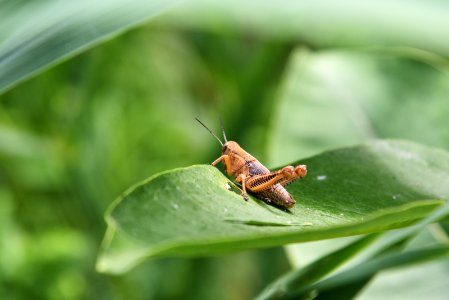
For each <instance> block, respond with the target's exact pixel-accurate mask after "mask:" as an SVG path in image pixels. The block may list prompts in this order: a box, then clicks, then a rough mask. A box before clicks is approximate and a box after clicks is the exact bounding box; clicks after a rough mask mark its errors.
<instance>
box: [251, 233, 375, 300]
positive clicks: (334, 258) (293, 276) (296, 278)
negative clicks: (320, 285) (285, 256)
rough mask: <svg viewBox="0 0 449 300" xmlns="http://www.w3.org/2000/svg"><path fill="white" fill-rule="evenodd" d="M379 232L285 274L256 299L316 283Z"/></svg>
mask: <svg viewBox="0 0 449 300" xmlns="http://www.w3.org/2000/svg"><path fill="white" fill-rule="evenodd" d="M378 236H379V234H371V235H367V236H364V237H362V238H360V239H358V240H356V241H355V242H353V243H351V244H350V245H348V246H346V247H343V248H342V249H339V250H337V251H334V252H332V253H331V254H328V255H326V256H325V257H324V258H322V259H320V260H317V261H316V262H314V263H311V264H309V265H307V266H306V267H305V268H301V269H298V270H296V271H294V272H291V273H289V274H287V275H285V276H282V277H281V278H279V279H278V280H276V281H275V282H274V283H272V284H270V285H269V286H268V287H267V288H266V289H265V290H264V291H262V293H260V295H259V296H257V298H256V299H258V300H262V299H278V298H280V297H282V296H283V295H286V294H287V293H289V292H292V291H294V290H295V289H297V288H299V287H302V286H304V285H307V284H311V283H314V282H315V281H317V280H318V279H321V278H322V277H324V276H325V275H327V274H328V273H330V272H331V271H333V270H334V269H335V268H337V267H339V266H340V265H341V264H343V263H345V262H346V261H347V260H348V259H351V258H352V257H353V256H354V255H355V254H357V253H358V252H359V251H361V250H363V249H364V248H365V247H367V246H368V245H369V244H370V243H372V242H373V241H375V240H376V238H377V237H378Z"/></svg>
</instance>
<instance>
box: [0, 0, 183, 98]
mask: <svg viewBox="0 0 449 300" xmlns="http://www.w3.org/2000/svg"><path fill="white" fill-rule="evenodd" d="M177 2H179V0H157V1H146V0H131V1H124V0H110V1H91V0H77V1H55V0H51V1H29V2H27V3H24V2H23V1H17V3H14V2H11V1H1V2H0V92H2V91H4V90H6V89H8V88H9V87H11V86H12V85H14V84H17V83H18V82H20V81H23V80H25V79H27V78H29V77H30V76H32V75H34V74H35V73H37V72H39V71H42V70H44V69H47V68H49V67H51V66H52V65H54V64H56V63H58V62H60V61H61V60H64V59H67V58H69V57H71V56H74V55H75V54H77V53H80V52H82V51H85V50H86V49H88V48H91V47H93V46H94V45H96V44H98V43H100V42H102V41H105V40H107V39H110V38H112V37H113V36H115V35H117V34H119V33H121V32H123V31H124V30H126V29H129V28H130V27H132V26H136V25H137V24H139V23H142V22H144V21H146V20H148V19H149V18H151V17H154V16H155V15H157V14H159V13H161V12H162V11H164V10H165V9H167V8H169V7H172V6H173V5H174V4H176V3H177Z"/></svg>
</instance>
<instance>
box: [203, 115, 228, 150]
mask: <svg viewBox="0 0 449 300" xmlns="http://www.w3.org/2000/svg"><path fill="white" fill-rule="evenodd" d="M195 119H196V120H197V121H198V123H200V124H201V125H203V127H204V128H206V129H207V131H209V132H210V134H212V135H213V136H214V137H215V138H216V139H217V140H218V142H219V143H220V145H221V146H223V142H222V141H220V139H219V138H218V136H216V135H215V133H213V132H212V130H210V129H209V127H207V126H206V125H204V123H203V122H201V121H200V120H199V119H198V118H195ZM223 134H224V131H223ZM225 141H226V136H225ZM226 142H227V141H226Z"/></svg>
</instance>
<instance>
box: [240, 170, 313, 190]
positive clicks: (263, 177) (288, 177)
mask: <svg viewBox="0 0 449 300" xmlns="http://www.w3.org/2000/svg"><path fill="white" fill-rule="evenodd" d="M306 174H307V168H306V166H305V165H299V166H296V167H295V168H294V167H292V166H287V167H284V168H282V169H280V170H278V171H276V172H271V173H266V174H258V175H254V176H251V177H250V178H248V179H247V180H246V188H247V189H248V190H250V191H251V192H253V193H257V192H261V191H264V190H267V189H269V188H270V187H272V186H273V185H275V184H278V183H279V184H281V185H282V186H285V185H287V184H289V183H292V182H293V181H295V180H297V179H299V178H303V177H304V176H306Z"/></svg>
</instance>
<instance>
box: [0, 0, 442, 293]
mask: <svg viewBox="0 0 449 300" xmlns="http://www.w3.org/2000/svg"><path fill="white" fill-rule="evenodd" d="M7 2H8V1H4V2H1V1H0V4H2V5H8V4H10V2H8V3H7ZM21 2H22V3H26V2H27V1H21ZM49 2H50V1H48V3H49ZM287 2H289V1H287ZM317 2H320V1H317ZM17 3H19V2H17ZM36 3H37V2H36ZM40 3H45V1H40ZM217 3H218V2H217ZM291 3H293V2H291ZM291 3H290V4H291ZM381 3H383V4H382V5H384V6H383V7H381V8H380V9H378V10H376V9H377V8H376V7H374V8H373V7H370V9H371V10H372V11H378V16H382V12H389V14H387V15H388V17H389V18H390V19H389V20H390V21H391V20H397V21H398V22H397V23H395V22H390V23H388V22H387V23H383V21H384V20H383V19H382V18H374V17H373V18H367V19H364V18H363V16H364V14H366V11H365V10H362V12H361V14H360V15H361V16H362V17H360V15H359V14H358V13H360V7H357V6H354V9H355V10H354V11H350V10H349V11H348V10H346V11H345V12H343V11H342V10H341V9H344V8H345V7H349V6H351V1H343V4H345V5H346V6H345V5H343V6H341V9H340V10H337V11H336V12H335V13H331V12H332V11H331V10H326V11H320V9H318V8H317V5H318V4H316V5H313V4H312V5H311V8H310V9H309V10H305V12H306V13H307V12H310V11H313V12H314V14H311V15H310V19H308V20H309V21H310V20H312V21H313V22H310V23H309V24H307V22H305V23H300V24H296V23H292V25H291V26H289V23H288V22H290V21H291V20H292V18H294V19H298V20H304V19H301V18H299V17H296V18H295V15H294V14H293V13H292V14H289V15H291V16H290V18H285V19H283V18H282V14H275V13H273V18H272V19H270V21H267V20H266V19H265V18H264V16H266V15H267V14H269V13H270V7H268V8H267V7H265V8H264V9H263V10H260V11H258V10H253V11H252V14H251V16H252V18H245V17H244V16H243V15H241V16H238V14H237V16H236V15H235V13H238V11H239V10H238V9H239V6H238V4H236V3H235V2H233V4H232V5H231V6H229V7H230V10H229V11H223V14H221V15H220V16H221V18H217V19H214V17H213V16H214V15H213V14H211V16H210V17H209V16H208V15H207V13H206V14H205V15H204V13H203V12H202V13H203V14H199V13H198V14H195V13H193V17H192V12H195V10H193V9H192V10H191V11H188V10H187V12H186V11H180V12H179V11H178V12H177V13H174V14H172V15H169V16H168V17H167V18H166V19H163V18H162V19H158V20H157V21H156V22H153V23H148V24H144V25H142V26H139V27H138V28H136V29H133V30H131V31H127V32H125V33H124V34H121V35H119V36H117V37H115V38H114V39H111V40H109V41H107V42H105V43H104V44H102V45H100V46H97V47H95V48H92V49H90V50H88V51H86V52H84V53H82V54H80V55H79V56H76V57H74V58H73V59H71V60H68V61H66V62H63V63H61V64H59V65H57V66H55V67H53V68H51V69H49V70H47V71H46V72H44V73H42V74H39V75H38V76H36V77H34V78H32V79H31V80H29V81H26V82H24V83H21V84H19V85H17V86H16V87H14V88H12V89H10V90H8V91H6V92H5V93H3V94H1V95H0V298H1V299H248V298H251V297H252V296H254V295H256V294H257V293H258V292H259V291H260V290H262V289H263V288H264V287H265V286H266V285H267V284H268V283H269V282H271V281H273V280H274V279H275V278H277V277H279V276H280V275H281V274H283V273H285V272H286V271H287V270H288V269H289V264H288V261H287V259H286V257H285V255H284V252H283V251H282V249H268V250H259V251H253V252H244V253H240V254H235V255H230V256H225V257H219V258H200V259H163V260H160V261H156V262H151V263H148V264H145V265H143V266H141V267H139V268H138V269H136V270H134V271H132V272H130V273H129V274H127V275H123V276H116V277H113V276H107V275H102V274H98V273H96V272H95V270H94V265H95V260H96V255H97V251H98V248H99V245H100V243H101V239H102V238H103V234H104V231H105V228H106V225H105V223H104V220H103V213H104V211H105V209H106V207H107V206H108V205H109V204H110V203H111V202H112V200H113V199H114V198H116V197H117V196H118V195H120V194H121V193H122V192H123V191H124V190H125V189H126V188H128V187H129V186H130V185H132V184H134V183H135V182H137V181H139V180H142V179H144V178H146V177H148V176H150V175H153V174H155V173H156V172H159V171H163V170H167V169H171V168H175V167H182V166H188V165H192V164H198V163H208V162H210V161H211V160H212V159H214V158H216V156H217V154H218V153H219V150H220V148H219V146H218V144H217V143H216V141H215V140H214V139H213V138H211V137H210V136H209V135H208V134H207V133H206V132H205V131H204V129H202V128H200V127H199V126H198V124H196V123H195V120H194V117H199V118H200V119H202V120H203V121H204V122H205V123H206V124H209V125H210V126H211V127H213V128H215V129H217V128H218V116H219V115H222V116H223V118H224V122H225V127H226V130H227V134H228V137H229V138H232V139H234V140H237V141H239V142H240V143H241V144H242V145H243V146H244V148H245V149H246V150H248V152H250V153H252V154H254V155H255V156H256V157H258V158H259V160H261V161H263V162H267V161H268V159H270V160H269V164H271V166H273V165H276V164H280V163H282V162H288V161H283V159H287V158H288V159H290V158H291V157H292V155H294V157H295V159H299V158H302V157H304V156H305V155H309V154H313V153H316V152H317V151H321V150H323V149H331V148H335V147H337V146H343V145H346V144H347V143H346V142H344V143H340V142H341V141H342V139H340V138H338V137H339V136H337V138H335V135H333V136H331V137H333V139H328V137H326V135H320V132H321V133H322V132H323V131H326V132H327V130H330V131H331V132H333V129H335V127H333V125H332V124H334V123H333V122H329V124H330V125H327V126H323V127H320V128H318V127H316V126H317V125H316V124H315V123H313V122H312V121H314V120H318V121H319V120H320V118H322V119H321V120H324V119H323V118H326V120H328V121H334V122H335V123H337V124H343V123H340V122H339V121H340V120H342V119H344V118H346V117H342V115H341V114H339V113H338V111H337V112H336V111H335V110H332V112H329V111H327V110H326V112H329V113H326V114H324V115H320V114H319V113H320V112H322V111H323V110H321V109H320V108H319V105H317V103H319V104H320V105H321V104H322V103H320V102H319V101H318V102H313V101H312V102H311V103H312V104H311V107H309V108H311V110H309V112H310V113H309V115H308V117H309V118H310V120H311V121H310V122H312V123H309V121H304V120H303V119H299V118H298V116H297V115H296V114H294V112H296V110H298V111H299V110H301V109H302V107H301V106H300V107H298V108H294V109H293V108H292V107H291V106H285V103H286V101H288V99H287V100H286V99H285V98H284V97H283V96H282V95H283V93H284V92H285V90H284V87H286V86H287V84H286V83H285V82H287V80H288V78H286V77H285V76H286V75H285V74H287V71H288V70H289V66H290V65H289V63H290V58H291V54H292V53H293V51H294V50H295V51H298V50H297V49H299V48H301V47H302V49H306V51H311V52H312V53H313V54H312V58H311V61H309V63H308V64H304V66H305V67H306V72H304V73H302V74H303V75H301V76H303V77H302V78H299V79H298V82H300V84H299V85H297V87H298V86H299V87H303V89H302V91H304V90H305V92H303V94H302V95H299V94H296V95H297V96H296V97H302V99H323V98H325V99H329V98H332V97H333V96H334V95H337V97H336V98H339V97H338V95H341V94H338V93H334V91H335V90H332V88H333V87H335V85H332V84H333V83H332V84H331V87H329V85H327V83H329V81H326V79H327V78H328V77H320V76H318V77H315V75H314V76H307V72H309V71H310V70H312V73H313V72H314V67H315V66H316V65H314V63H315V62H317V61H318V63H319V64H320V65H321V66H323V65H324V68H322V69H320V70H324V71H325V74H327V75H329V74H331V75H332V74H333V76H335V77H332V78H337V79H338V80H340V79H341V78H342V77H343V80H342V81H341V82H338V80H337V89H336V90H337V91H340V92H341V91H342V89H343V95H345V94H348V93H349V94H350V95H353V97H355V98H354V99H355V101H356V103H363V104H362V107H363V108H364V110H362V111H366V116H368V117H367V121H368V122H369V123H370V124H374V125H375V126H376V127H375V128H374V132H376V133H378V136H380V137H387V138H389V137H395V138H396V137H399V138H409V139H412V140H415V141H418V142H422V143H426V144H428V145H431V146H438V147H441V148H444V149H446V150H448V149H449V140H448V135H447V128H448V127H447V120H446V118H445V116H447V114H446V112H447V111H448V109H449V105H448V99H447V97H446V95H447V89H448V88H449V81H448V63H447V58H448V57H449V52H448V49H447V43H446V40H447V39H444V37H445V36H446V34H447V30H446V28H445V26H443V25H441V27H439V26H440V25H439V23H438V22H439V20H440V21H441V20H443V21H442V22H443V23H444V22H447V20H449V18H448V15H449V11H448V8H447V5H446V4H445V2H444V1H429V4H427V6H426V5H425V4H419V5H417V4H416V2H414V1H413V2H411V4H410V5H411V10H410V16H412V17H413V16H417V18H416V20H417V21H416V20H415V19H413V18H412V17H410V18H405V17H404V15H403V14H405V15H406V11H402V10H396V8H398V7H399V8H406V7H407V5H408V4H404V2H403V1H402V2H401V1H397V2H395V5H393V7H389V6H388V5H387V6H385V5H386V4H385V3H386V2H385V1H381ZM423 3H424V2H423ZM200 4H201V1H200ZM335 5H337V4H335ZM401 5H402V6H401ZM335 7H336V6H335ZM423 7H425V8H426V9H421V8H423ZM14 8H15V6H10V7H9V8H8V10H4V11H3V12H2V14H0V16H2V17H4V16H5V15H12V16H14V14H13V9H14ZM285 8H286V9H285V11H287V12H288V11H289V10H288V8H289V6H286V7H285ZM331 8H332V7H331ZM196 9H197V10H198V11H200V10H199V9H198V6H197V7H196ZM245 9H248V8H247V7H245ZM357 9H358V10H357ZM244 11H247V10H244ZM273 12H274V11H273ZM276 12H278V11H276ZM323 12H326V14H324V16H328V17H329V16H330V17H329V18H321V13H323ZM351 14H353V15H354V16H355V17H354V18H351V17H350V16H351ZM200 15H202V18H199V19H196V18H197V17H199V16H200ZM376 16H377V15H376ZM345 17H346V19H345ZM395 18H396V19H395ZM10 19H12V18H10ZM10 19H7V20H8V21H10ZM223 19H225V21H223ZM324 19H326V20H327V21H326V20H324ZM4 20H6V19H4ZM197 20H199V21H197ZM220 20H221V21H220ZM236 20H239V22H237V21H236ZM242 20H244V21H242ZM283 20H285V21H283ZM444 20H446V21H444ZM234 21H235V22H234ZM306 21H307V20H306ZM364 21H366V24H367V25H366V26H360V27H357V26H354V25H360V24H364ZM426 21H429V22H426ZM220 22H221V23H220ZM298 22H299V21H298ZM11 24H13V23H11ZM258 24H263V26H258ZM276 24H278V26H274V25H276ZM410 24H418V25H420V26H424V27H422V28H421V27H419V26H418V25H416V26H418V27H419V28H418V27H411V28H410V30H407V28H408V27H407V26H406V25H410ZM444 24H445V23H444ZM308 25H309V26H311V27H308ZM318 25H320V26H318ZM336 25H338V26H336ZM378 25H379V26H378ZM380 25H382V26H380ZM396 25H397V26H396ZM245 26H246V27H245ZM313 26H316V27H313ZM334 26H335V27H334ZM426 26H427V27H426ZM5 28H7V27H5ZM198 28H200V29H198ZM295 28H297V31H295ZM310 28H314V29H316V31H315V30H311V29H310ZM391 28H399V29H398V30H397V31H394V30H391ZM423 28H424V29H423ZM122 29H123V30H124V29H126V27H123V28H122ZM332 29H335V30H334V31H333V30H332ZM418 29H420V30H418ZM433 29H435V30H433ZM258 30H259V31H260V32H259V31H258ZM297 32H299V34H298V36H297V35H296V33H297ZM373 32H374V33H375V34H373V40H370V37H371V35H370V34H371V33H373ZM5 37H7V33H6V32H5V31H0V41H1V42H4V41H5V40H4V38H5ZM382 38H384V39H382ZM371 42H372V43H371ZM56 44H57V43H56ZM1 45H2V44H1V43H0V48H1ZM3 45H5V44H3ZM64 45H69V43H67V44H64ZM348 45H350V46H352V45H362V46H365V47H366V46H368V47H371V46H375V47H378V46H381V47H380V48H376V49H371V48H370V49H369V51H367V48H351V51H349V52H352V51H355V52H357V53H358V54H360V53H363V55H362V56H363V57H362V58H360V56H359V55H356V58H355V59H354V58H353V57H351V58H350V59H349V60H350V63H349V64H347V65H338V64H337V65H335V64H334V63H335V61H331V62H330V63H329V61H327V62H326V60H323V61H321V59H322V58H323V56H321V55H323V54H322V53H323V51H321V50H322V49H323V48H324V47H326V48H329V47H333V46H348ZM391 45H393V46H413V47H418V48H419V47H420V49H424V50H425V51H418V50H416V51H415V50H413V51H410V49H409V48H406V49H397V48H395V49H394V50H391V49H388V48H384V46H391ZM67 47H68V46H67ZM71 50H73V49H71ZM340 50H343V52H345V51H347V49H340ZM77 51H80V50H79V49H78V50H77ZM71 53H72V52H71ZM295 53H296V52H295ZM315 53H316V54H315ZM373 53H375V54H373ZM379 53H381V55H384V57H387V59H386V60H387V62H385V60H383V59H382V58H380V59H379ZM345 55H348V54H344V55H343V57H345ZM324 56H325V54H324ZM349 56H351V55H349ZM366 57H368V58H369V59H368V62H367V60H365V59H366ZM340 58H341V57H340ZM340 58H338V59H340ZM36 59H37V58H36ZM58 59H60V57H58ZM314 59H316V60H314ZM338 59H337V62H338ZM360 59H361V60H365V61H364V62H362V63H361V62H360ZM379 60H380V61H379ZM5 61H6V60H0V65H1V63H4V62H5ZM327 63H329V64H327ZM329 66H330V69H327V68H328V67H329ZM326 70H327V71H326ZM329 70H331V73H329ZM360 70H362V72H361V74H362V75H363V76H361V77H357V74H359V71H360ZM33 74H34V73H33ZM304 74H305V75H304ZM313 74H315V73H313ZM340 74H346V75H348V74H349V75H348V76H349V77H350V80H346V79H345V78H344V76H342V77H340ZM390 76H391V77H390ZM354 78H355V79H357V80H353V79H354ZM385 78H386V79H385ZM392 78H393V79H394V80H392ZM291 80H293V79H291ZM320 80H324V84H322V83H321V84H320ZM348 82H351V83H352V84H354V85H353V86H356V87H362V88H360V89H359V90H356V92H357V93H352V91H354V90H353V89H352V88H346V87H347V86H346V84H347V83H348ZM334 83H335V82H334ZM353 86H351V87H353ZM307 87H308V89H307ZM365 87H367V89H365ZM367 90H368V91H370V93H368V92H366V91H367ZM283 91H284V92H283ZM409 91H412V92H411V94H408V92H409ZM371 92H372V93H371ZM285 93H287V92H285ZM373 94H374V95H375V96H373ZM323 95H324V96H323ZM354 95H355V96H354ZM365 96H366V97H372V99H368V100H366V101H365V100H364V99H366V98H364V97H365ZM343 98H344V97H343ZM360 99H361V100H360ZM378 99H380V100H382V101H380V100H379V101H377V100H378ZM392 103H393V104H392ZM298 105H300V102H298ZM324 106H326V104H324ZM338 107H339V108H343V111H345V105H344V104H339V105H338ZM373 107H374V108H373ZM288 108H290V113H292V114H290V115H289V116H288V117H287V116H285V115H284V112H286V111H287V112H288ZM314 109H315V110H314ZM364 115H365V113H364ZM398 115H399V116H400V118H397V116H398ZM420 122H422V123H420ZM288 124H294V125H292V126H290V128H294V132H295V134H298V132H303V134H299V137H295V138H294V139H292V136H291V135H287V134H286V135H284V136H282V135H279V132H281V133H282V132H283V131H282V128H285V126H286V125H288ZM312 124H313V125H312ZM321 124H324V123H321ZM346 125H347V124H346ZM346 125H344V126H346ZM283 126H284V127H283ZM351 126H352V127H351ZM354 127H357V125H354V124H351V123H350V124H349V128H354ZM343 131H344V132H343V133H345V134H346V133H347V130H343ZM337 135H338V133H337ZM366 138H369V137H366V136H364V135H359V136H357V137H356V138H353V136H352V137H351V138H348V140H347V141H348V143H353V142H359V141H364V140H366ZM289 140H290V141H289ZM335 141H336V142H335ZM345 141H346V140H345ZM284 142H285V143H287V142H288V143H289V144H288V149H292V148H291V147H301V146H300V145H301V144H303V143H304V142H305V143H306V144H307V145H310V146H308V147H307V148H305V149H304V152H301V151H299V152H295V150H293V151H294V152H293V154H292V152H291V151H289V152H288V153H284V154H282V152H281V151H282V147H283V146H284ZM292 145H293V146H292ZM286 148H287V145H286ZM296 149H297V148H296ZM423 180H424V179H423ZM442 225H443V226H442V227H440V230H441V232H440V235H435V234H434V235H432V239H433V240H435V236H437V237H438V238H437V239H439V240H440V241H443V242H444V241H445V242H447V241H446V240H445V239H447V232H448V231H449V230H448V229H449V226H448V225H447V223H446V224H442ZM186 226H188V224H186ZM439 266H441V265H439ZM438 274H439V275H438V276H441V277H442V276H443V275H442V274H446V275H447V269H446V270H441V268H440V269H439V273H438ZM397 277H398V276H396V280H397ZM399 277H400V276H399ZM446 278H447V277H446ZM379 281H380V280H379ZM405 288H407V287H405ZM372 290H373V291H374V292H376V291H377V292H378V291H379V290H381V288H376V287H373V288H372ZM440 290H441V289H440ZM443 290H444V286H443ZM378 293H379V292H378ZM438 295H441V294H438Z"/></svg>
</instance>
